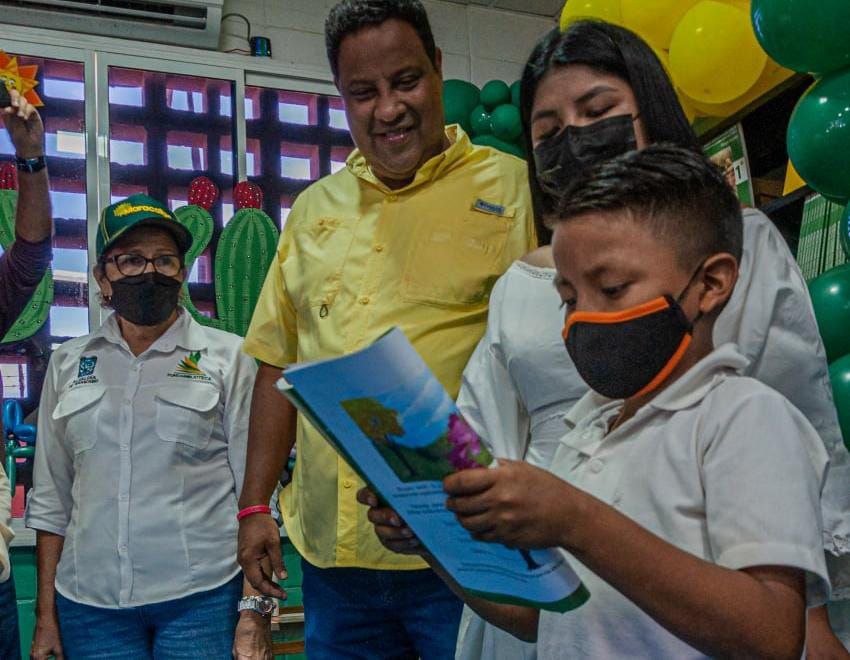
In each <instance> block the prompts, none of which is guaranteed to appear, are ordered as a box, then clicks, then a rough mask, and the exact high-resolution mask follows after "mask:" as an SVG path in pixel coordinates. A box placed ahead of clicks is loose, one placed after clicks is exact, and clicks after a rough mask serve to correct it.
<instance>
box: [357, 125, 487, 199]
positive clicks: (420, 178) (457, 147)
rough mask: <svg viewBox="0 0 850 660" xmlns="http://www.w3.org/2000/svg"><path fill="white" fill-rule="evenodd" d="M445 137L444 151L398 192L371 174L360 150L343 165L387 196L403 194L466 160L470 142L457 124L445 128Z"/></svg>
mask: <svg viewBox="0 0 850 660" xmlns="http://www.w3.org/2000/svg"><path fill="white" fill-rule="evenodd" d="M446 137H447V138H448V140H449V147H448V148H447V149H446V150H445V151H442V152H441V153H439V154H437V155H436V156H434V157H433V158H430V159H429V160H427V161H426V162H425V163H424V164H423V165H422V167H420V168H419V170H417V172H416V175H415V176H414V177H413V181H411V182H410V183H409V184H407V185H406V186H404V188H400V189H398V190H390V189H389V188H388V187H387V186H386V184H384V183H383V182H382V181H381V180H380V179H378V177H376V176H375V175H374V174H373V173H372V168H371V167H370V166H369V163H367V162H366V157H365V156H364V155H363V153H362V152H361V151H360V149H355V150H354V151H353V152H351V155H350V156H349V157H348V159H347V160H346V161H345V164H346V167H347V168H348V170H349V171H350V172H351V173H352V174H353V175H354V176H356V177H357V178H359V179H362V180H363V181H366V182H367V183H370V184H372V185H374V186H376V187H377V188H379V189H380V190H382V191H383V192H385V193H387V194H390V193H399V192H404V191H406V190H410V189H412V188H416V187H417V186H420V185H422V184H423V183H428V182H429V181H433V180H435V179H437V178H439V177H440V176H441V175H442V174H443V173H445V172H446V171H448V170H449V169H451V168H452V167H453V166H454V165H455V164H456V163H458V162H460V161H461V160H463V159H464V158H466V157H467V156H468V155H469V153H470V152H471V151H472V148H473V147H472V141H471V140H470V139H469V136H468V135H467V134H466V132H464V130H463V129H462V128H461V127H460V126H459V125H458V124H452V125H451V126H447V127H446Z"/></svg>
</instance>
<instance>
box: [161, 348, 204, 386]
mask: <svg viewBox="0 0 850 660" xmlns="http://www.w3.org/2000/svg"><path fill="white" fill-rule="evenodd" d="M200 362H201V352H200V351H195V352H194V353H189V355H187V356H186V357H184V358H183V359H182V360H180V362H179V363H178V364H177V368H176V369H175V370H174V371H172V372H171V373H170V374H168V376H169V378H188V379H190V380H212V379H211V378H210V377H209V376H208V375H207V374H206V373H205V372H204V371H203V369H201V367H200V366H198V365H199V363H200Z"/></svg>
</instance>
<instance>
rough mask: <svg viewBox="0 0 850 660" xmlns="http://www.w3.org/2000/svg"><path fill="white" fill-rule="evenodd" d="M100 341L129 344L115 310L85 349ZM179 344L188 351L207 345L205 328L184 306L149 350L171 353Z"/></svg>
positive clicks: (94, 333) (89, 339) (90, 338)
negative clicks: (125, 339) (122, 332)
mask: <svg viewBox="0 0 850 660" xmlns="http://www.w3.org/2000/svg"><path fill="white" fill-rule="evenodd" d="M100 341H106V342H109V343H110V344H116V345H118V346H126V345H127V342H126V341H124V337H123V335H122V334H121V327H120V326H119V325H118V316H117V314H115V312H113V313H112V314H110V315H109V316H108V317H107V318H106V320H105V321H104V322H103V324H102V325H101V326H100V328H98V329H97V330H95V331H94V332H93V333H91V334H90V335H89V338H88V341H86V343H85V345H84V346H83V350H87V349H89V348H91V347H92V346H93V345H94V344H96V343H97V342H100ZM178 346H179V347H180V348H183V349H186V350H187V351H200V350H203V349H204V348H206V347H207V341H206V337H205V336H204V331H203V328H202V327H201V325H200V324H199V323H198V322H197V321H195V319H193V318H192V315H191V314H190V313H189V312H187V311H186V310H185V309H183V307H178V308H177V320H176V321H175V322H174V323H173V324H172V326H171V327H170V328H168V330H166V331H165V333H163V335H162V336H161V337H160V338H159V339H157V340H156V341H155V342H154V343H153V345H152V346H151V347H150V348H149V349H148V350H153V351H157V352H159V353H171V352H173V351H174V350H176V349H177V347H178Z"/></svg>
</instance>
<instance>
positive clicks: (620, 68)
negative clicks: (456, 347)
mask: <svg viewBox="0 0 850 660" xmlns="http://www.w3.org/2000/svg"><path fill="white" fill-rule="evenodd" d="M568 64H584V65H586V66H589V67H591V68H592V69H596V70H597V71H601V72H603V73H607V74H610V75H613V76H617V77H618V78H620V79H621V80H623V81H625V82H626V83H628V85H629V86H630V87H631V88H632V91H633V92H634V95H635V99H636V101H637V105H638V110H639V111H640V118H641V120H642V121H643V124H644V126H645V127H646V131H647V137H648V138H649V141H650V142H652V143H655V142H671V143H673V144H678V145H679V146H682V147H687V148H689V149H693V150H694V151H700V145H699V141H698V140H697V137H696V135H695V134H694V132H693V130H692V129H691V126H690V124H689V123H688V119H687V117H685V113H684V111H683V110H682V106H681V105H680V104H679V99H678V97H677V96H676V92H675V90H674V89H673V84H672V83H671V82H670V78H669V77H668V76H667V73H666V72H665V70H664V67H663V65H662V64H661V62H660V60H659V59H658V57H657V56H656V55H655V53H654V52H653V50H652V48H650V47H649V46H648V45H647V44H646V42H644V41H643V39H641V38H640V37H639V36H638V35H636V34H635V33H634V32H631V31H629V30H627V29H625V28H621V27H618V26H616V25H611V24H610V23H603V22H601V21H588V20H585V21H577V22H575V23H573V24H572V25H570V26H569V27H568V28H567V29H566V30H565V31H564V32H561V31H560V30H559V29H557V28H555V29H554V30H552V31H551V32H549V33H548V34H547V35H546V36H545V37H543V39H541V41H540V42H539V43H538V44H537V46H535V48H534V50H533V51H532V53H531V55H530V56H529V58H528V63H527V64H526V65H525V70H524V71H523V74H522V81H521V82H520V114H521V116H522V125H523V129H524V130H523V135H524V140H525V153H526V154H527V156H526V159H527V161H528V180H529V183H530V185H531V200H532V202H533V205H534V219H535V224H536V226H537V236H538V240H539V242H540V244H541V245H543V244H548V243H549V242H550V241H551V237H552V235H551V232H550V231H549V230H548V229H547V228H546V226H545V225H544V219H545V218H546V217H547V216H548V215H549V214H551V212H552V211H553V210H554V203H553V202H552V201H551V200H550V199H549V197H548V196H547V195H545V194H544V193H543V190H542V189H541V188H540V185H539V184H538V183H537V173H536V171H535V169H534V158H533V153H534V149H533V147H532V144H531V108H532V106H533V105H534V96H535V94H536V93H537V87H538V85H539V84H540V81H541V80H542V79H543V77H544V76H545V75H546V74H547V73H549V71H551V70H552V69H554V68H556V67H560V66H566V65H568Z"/></svg>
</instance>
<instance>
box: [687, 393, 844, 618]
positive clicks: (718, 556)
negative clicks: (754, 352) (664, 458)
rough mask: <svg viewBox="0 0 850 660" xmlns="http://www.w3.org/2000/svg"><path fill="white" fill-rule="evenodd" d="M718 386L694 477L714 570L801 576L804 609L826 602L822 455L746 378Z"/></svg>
mask: <svg viewBox="0 0 850 660" xmlns="http://www.w3.org/2000/svg"><path fill="white" fill-rule="evenodd" d="M736 380H737V381H739V382H737V383H732V382H729V383H728V384H727V385H725V386H721V387H720V388H718V389H719V391H718V392H715V393H714V394H712V395H711V396H713V397H716V402H715V405H712V406H710V407H709V409H708V411H707V414H706V416H705V418H704V420H702V424H701V426H702V429H703V431H702V435H703V438H704V442H705V443H706V444H705V446H704V447H703V450H702V451H703V463H702V467H701V473H702V474H701V476H702V480H703V484H704V489H705V502H706V505H705V507H706V511H705V515H706V521H707V524H708V537H709V538H708V542H709V545H710V548H711V553H712V556H713V557H714V561H715V563H717V564H719V565H721V566H725V567H727V568H731V569H735V570H739V569H742V568H748V567H753V566H768V565H770V566H789V567H793V568H798V569H800V570H803V571H805V573H806V576H807V580H806V582H807V598H806V602H807V605H808V606H809V607H814V606H817V605H820V604H823V603H824V602H825V601H826V599H827V597H828V595H829V578H828V576H827V567H826V556H825V553H824V552H823V550H822V549H821V547H820V543H819V541H820V539H821V519H820V515H819V514H820V489H821V485H822V482H823V478H824V475H825V471H826V467H827V463H828V460H829V459H828V456H827V453H826V450H825V449H824V447H823V444H822V443H821V441H820V440H819V438H818V436H817V433H816V432H815V430H814V428H812V426H811V424H809V422H808V421H807V420H806V418H805V417H804V416H803V415H802V414H801V413H800V412H799V411H798V410H796V409H795V408H794V407H793V406H792V405H790V404H789V402H788V401H787V400H786V399H785V398H784V397H782V396H781V395H779V394H778V393H777V392H775V391H772V390H770V389H768V388H767V387H764V386H762V385H761V384H759V383H756V382H754V381H753V380H751V379H744V378H742V379H736Z"/></svg>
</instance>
